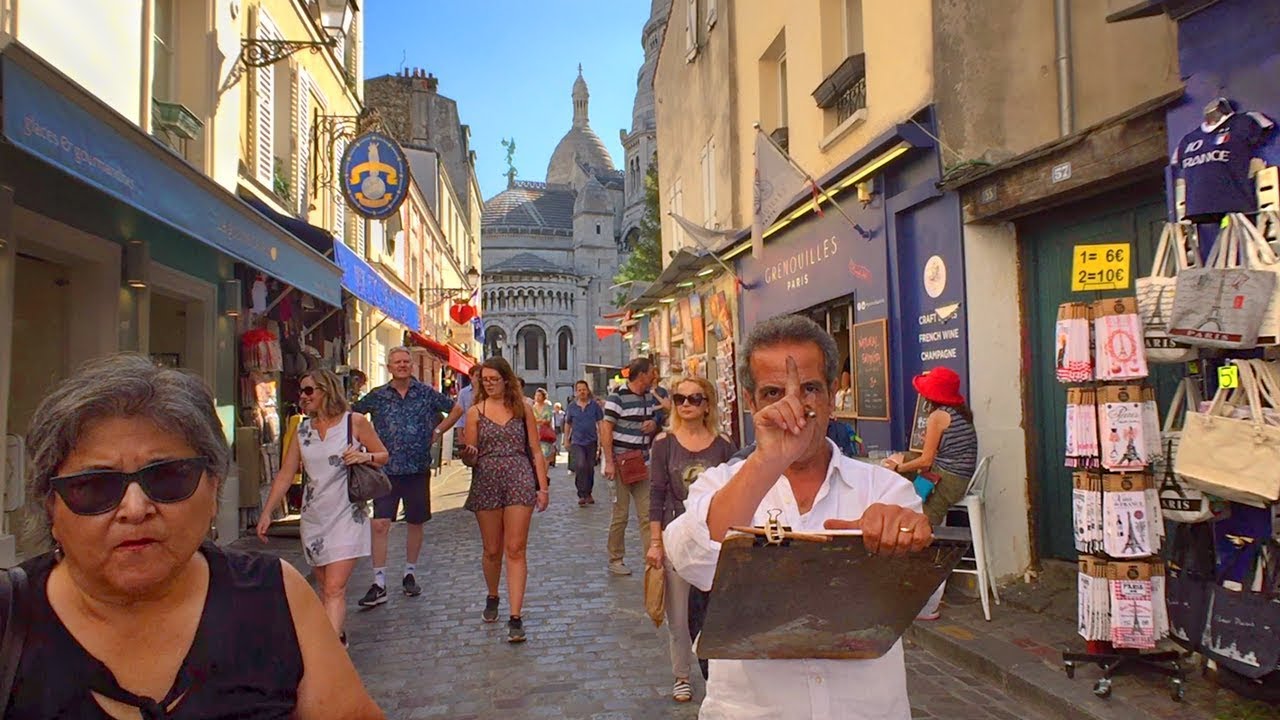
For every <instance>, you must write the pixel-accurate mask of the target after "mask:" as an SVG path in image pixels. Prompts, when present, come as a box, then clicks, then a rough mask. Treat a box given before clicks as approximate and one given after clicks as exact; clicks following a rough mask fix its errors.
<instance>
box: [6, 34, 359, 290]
mask: <svg viewBox="0 0 1280 720" xmlns="http://www.w3.org/2000/svg"><path fill="white" fill-rule="evenodd" d="M3 83H4V84H3V88H4V116H3V117H4V135H5V137H6V138H8V139H9V140H10V141H11V142H12V143H13V144H14V145H15V146H16V147H18V148H20V149H22V150H23V151H25V152H28V153H30V154H31V155H33V156H35V157H37V158H40V159H42V160H44V161H45V162H48V163H49V164H51V165H53V166H55V167H57V168H59V169H61V170H62V171H64V172H66V173H69V174H70V175H72V176H73V177H75V178H76V179H78V180H81V181H83V182H85V183H87V184H89V185H91V186H92V187H94V188H97V189H98V190H100V191H102V192H103V193H106V194H107V195H109V196H111V197H113V198H115V199H116V200H119V201H120V202H122V203H125V204H126V205H129V206H130V207H133V208H136V209H137V210H138V211H140V212H142V213H145V214H146V215H149V216H151V217H153V218H155V219H156V220H159V221H160V222H163V223H165V224H166V225H169V226H171V227H173V228H175V229H176V230H178V231H180V232H182V233H184V234H186V235H189V236H191V237H192V238H195V239H196V240H199V241H200V242H203V243H205V244H207V245H209V246H211V247H213V248H216V249H217V250H219V251H221V252H223V253H226V254H227V255H229V256H231V257H233V258H235V259H237V260H239V261H241V262H243V263H246V264H248V265H252V266H253V267H255V268H257V269H259V270H261V271H263V272H265V273H267V274H269V275H272V276H273V277H276V278H278V279H280V280H282V281H284V282H286V283H288V284H290V285H292V286H294V287H296V288H298V289H299V290H302V291H303V292H305V293H308V294H310V295H313V296H315V297H316V298H317V299H319V300H321V301H323V302H326V303H328V304H330V305H333V306H335V307H336V306H340V305H341V304H342V288H341V274H340V271H339V269H338V267H337V266H336V265H334V263H333V262H332V261H331V260H329V259H328V258H326V257H324V256H323V255H321V254H320V253H318V252H316V251H315V250H313V249H312V248H310V247H308V246H307V245H305V244H304V243H302V242H301V241H299V240H298V239H297V238H295V237H294V236H292V235H290V234H289V233H287V232H285V231H284V230H283V229H282V228H280V227H279V226H277V225H275V224H273V223H271V222H270V221H269V220H268V219H267V218H265V217H263V216H262V215H260V214H259V213H257V212H255V211H254V210H253V209H251V208H250V207H249V206H248V205H246V204H245V203H244V202H243V201H241V200H240V199H239V198H237V197H236V196H235V195H233V194H231V193H229V192H227V190H226V189H225V188H223V187H222V186H220V185H218V184H217V183H216V182H214V181H213V180H212V179H211V178H208V177H205V176H204V175H202V174H200V173H199V172H198V171H197V170H196V169H195V168H193V167H191V166H190V165H187V164H186V163H184V162H183V161H182V160H181V159H179V158H177V157H176V156H174V155H173V153H172V152H171V151H170V150H169V149H168V148H166V147H164V146H163V145H162V144H160V143H159V142H158V141H157V140H155V139H153V138H151V137H150V136H148V135H146V134H145V133H144V132H142V131H141V130H140V129H139V128H138V127H137V126H136V125H134V124H132V123H130V122H129V121H128V120H126V119H125V118H123V117H121V116H120V115H119V114H118V113H116V112H115V111H114V110H112V109H111V108H109V107H108V106H106V105H105V104H104V103H102V102H101V101H100V100H98V99H97V98H95V97H93V96H92V95H90V94H88V93H87V92H85V91H84V90H83V89H82V88H80V87H79V86H78V85H76V84H75V83H73V82H71V81H70V80H68V79H67V78H66V77H65V76H63V75H62V74H61V73H59V72H58V71H57V70H55V69H54V68H52V67H50V66H49V65H48V64H47V63H45V62H44V61H42V60H40V59H39V58H38V57H37V56H35V55H34V54H32V53H31V52H30V51H28V50H26V49H25V48H23V47H22V46H21V45H19V44H17V43H11V44H10V46H9V47H6V48H5V50H4V62H3Z"/></svg>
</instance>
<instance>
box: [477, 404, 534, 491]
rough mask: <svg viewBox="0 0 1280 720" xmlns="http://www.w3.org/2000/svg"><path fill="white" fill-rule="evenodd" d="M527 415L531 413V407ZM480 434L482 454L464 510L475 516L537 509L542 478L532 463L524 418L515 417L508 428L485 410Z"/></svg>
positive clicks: (527, 409) (527, 408)
mask: <svg viewBox="0 0 1280 720" xmlns="http://www.w3.org/2000/svg"><path fill="white" fill-rule="evenodd" d="M525 411H526V412H529V411H530V409H529V407H528V406H525ZM530 422H532V420H530ZM477 432H478V433H479V438H478V439H477V441H476V444H477V445H478V446H479V448H478V449H479V451H480V454H479V456H478V457H477V458H476V467H475V470H474V472H473V473H472V475H471V492H470V493H468V494H467V502H466V504H465V505H464V506H463V507H465V508H466V509H467V510H470V511H471V512H476V511H477V510H501V509H502V508H504V507H507V506H508V505H527V506H529V507H533V504H534V502H535V501H536V500H537V495H538V476H537V475H536V474H534V471H533V464H532V463H531V462H530V461H529V437H528V435H527V432H528V431H527V430H526V429H525V420H524V418H519V417H513V418H511V419H510V420H508V421H507V423H506V424H505V425H499V424H498V423H496V422H494V421H492V420H490V419H489V418H487V417H485V414H484V408H483V407H481V408H480V426H479V428H477Z"/></svg>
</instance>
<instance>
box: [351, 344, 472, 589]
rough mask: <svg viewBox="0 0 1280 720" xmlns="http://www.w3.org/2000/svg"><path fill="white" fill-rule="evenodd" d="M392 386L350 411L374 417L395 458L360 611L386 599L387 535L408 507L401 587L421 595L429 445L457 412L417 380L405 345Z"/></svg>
mask: <svg viewBox="0 0 1280 720" xmlns="http://www.w3.org/2000/svg"><path fill="white" fill-rule="evenodd" d="M387 370H388V371H389V372H390V373H391V382H389V383H387V384H386V385H383V386H382V387H377V388H374V389H373V390H370V391H369V394H368V395H365V396H364V397H363V398H361V399H360V401H359V402H357V403H356V404H355V405H353V406H352V410H354V411H355V412H357V413H367V414H370V415H372V416H373V427H374V428H375V429H376V430H377V431H378V435H379V437H381V438H382V439H383V441H384V442H385V443H386V444H387V448H388V449H389V450H390V452H391V459H390V461H388V462H387V465H386V467H385V468H384V469H385V470H386V472H387V477H388V478H389V479H390V480H391V492H389V493H387V494H386V495H383V496H382V497H380V498H377V499H376V500H374V501H373V526H372V536H373V584H371V585H370V586H369V590H368V592H366V593H365V594H364V597H362V598H360V607H365V608H368V607H376V606H378V605H381V604H382V603H385V602H386V601H387V537H388V535H389V534H390V533H391V523H393V522H395V519H396V515H397V513H398V512H399V510H400V504H401V503H404V521H405V524H406V525H407V526H408V532H406V533H405V554H404V556H405V564H404V574H403V575H402V576H401V579H400V586H401V588H402V589H403V590H404V594H405V595H407V596H409V597H417V596H418V595H420V594H422V589H421V588H420V587H419V586H418V579H417V577H416V573H417V569H418V557H419V555H420V554H421V553H422V539H423V535H424V534H425V533H424V528H423V525H424V524H425V523H426V522H427V521H428V520H430V519H431V492H430V484H431V446H432V445H433V444H434V443H435V440H436V438H438V437H439V433H437V432H436V429H437V426H438V424H439V422H440V418H441V416H442V415H443V414H445V413H449V412H451V411H452V410H453V400H450V399H449V397H448V396H447V395H445V394H444V393H442V392H440V391H439V390H436V389H435V388H433V387H431V386H430V385H427V384H425V383H422V382H420V381H419V380H418V379H417V378H415V377H413V355H412V353H410V352H409V348H406V347H403V346H401V347H394V348H391V350H389V351H388V352H387Z"/></svg>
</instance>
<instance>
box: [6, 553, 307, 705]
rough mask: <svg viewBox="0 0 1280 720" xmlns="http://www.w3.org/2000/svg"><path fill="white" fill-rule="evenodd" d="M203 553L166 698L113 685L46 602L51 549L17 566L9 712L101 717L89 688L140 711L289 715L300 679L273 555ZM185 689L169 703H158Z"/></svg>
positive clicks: (294, 635)
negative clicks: (204, 583)
mask: <svg viewBox="0 0 1280 720" xmlns="http://www.w3.org/2000/svg"><path fill="white" fill-rule="evenodd" d="M200 552H201V553H203V554H204V556H205V559H206V560H207V561H208V563H209V593H208V595H207V596H206V598H205V605H204V611H203V613H202V614H201V616H200V623H199V625H198V626H197V628H196V634H195V638H194V639H193V640H192V643H191V649H190V651H189V652H188V653H187V657H186V658H185V659H184V660H183V662H182V666H181V667H180V668H179V670H178V674H177V677H176V679H175V680H174V685H173V688H171V689H170V691H169V695H168V697H165V698H151V699H148V698H140V697H137V696H134V695H132V694H131V693H129V692H128V691H126V690H124V689H122V688H121V687H120V686H119V684H118V683H117V682H116V681H115V677H114V675H112V673H111V671H110V670H109V669H108V668H107V666H106V665H104V664H102V663H101V662H100V661H98V660H97V659H96V658H94V657H93V656H91V655H90V654H89V653H88V651H86V650H85V649H84V648H83V647H82V646H81V645H80V643H79V642H77V641H76V639H75V638H74V637H72V635H71V633H70V632H69V631H68V630H67V628H66V627H65V626H64V625H63V624H62V621H61V620H59V619H58V616H57V614H55V613H54V611H53V608H52V607H51V606H50V605H49V598H48V594H47V586H48V580H49V573H50V571H51V570H52V569H53V566H54V565H55V564H56V561H55V560H54V557H53V555H52V554H51V553H49V554H45V555H41V556H39V557H36V558H32V559H31V560H28V561H27V562H25V563H23V565H22V567H23V569H25V570H26V571H27V574H28V576H29V577H30V585H29V586H28V587H29V589H28V592H27V593H26V598H25V602H26V603H27V607H28V609H29V613H30V615H29V617H30V618H31V624H30V627H29V630H28V631H27V640H26V645H25V646H24V648H23V650H22V660H21V662H20V663H19V665H18V677H17V681H16V682H15V683H14V688H13V694H12V696H11V697H10V699H9V704H8V709H7V713H5V714H4V715H3V717H5V718H9V719H10V720H18V719H26V718H109V717H110V716H109V715H107V714H106V713H105V712H104V711H103V710H102V708H101V706H99V705H98V703H97V701H96V700H94V698H93V695H92V693H91V692H90V690H91V689H92V690H95V691H97V692H99V693H101V694H102V695H105V696H107V697H111V698H113V699H115V700H119V701H121V702H125V703H129V704H131V705H135V706H138V707H139V708H140V709H141V710H142V717H143V718H144V719H146V720H155V719H159V718H174V719H175V720H215V719H222V718H227V719H229V718H250V719H253V720H275V719H276V718H289V717H291V716H292V713H293V710H294V706H295V705H296V704H297V697H298V683H300V682H301V681H302V651H301V650H300V649H299V648H298V636H297V633H296V632H294V626H293V615H292V613H290V612H289V601H288V598H286V597H285V590H284V574H283V572H282V570H281V568H280V560H279V558H276V557H272V556H270V555H259V554H256V553H241V552H235V551H226V550H223V549H222V548H219V547H218V546H216V545H214V544H213V543H205V544H204V545H202V546H201V547H200ZM183 693H186V696H185V697H183V698H182V700H181V702H179V703H178V704H177V705H176V706H175V707H174V708H173V710H172V711H171V712H168V713H166V712H165V710H164V707H165V706H167V705H168V704H170V703H172V702H173V700H174V699H176V698H178V697H180V696H182V695H183Z"/></svg>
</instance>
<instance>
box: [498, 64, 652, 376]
mask: <svg viewBox="0 0 1280 720" xmlns="http://www.w3.org/2000/svg"><path fill="white" fill-rule="evenodd" d="M571 97H572V101H573V123H572V125H571V126H570V128H569V131H568V132H567V133H566V134H565V136H564V138H563V139H561V140H560V143H559V144H558V145H557V146H556V149H555V151H554V152H553V153H552V154H551V162H550V163H549V164H548V166H547V179H546V182H531V181H526V180H513V181H511V182H510V184H509V185H508V186H507V189H506V190H504V191H502V192H500V193H498V194H497V195H495V196H494V197H492V198H490V199H489V200H488V201H486V202H485V206H484V218H483V221H482V224H481V233H480V249H481V254H482V258H483V262H482V267H483V268H484V276H483V283H482V284H483V287H484V290H483V298H482V304H481V306H482V307H483V308H484V322H485V338H484V346H485V355H486V356H487V357H489V356H495V355H501V356H502V357H505V358H507V360H509V361H510V362H511V365H512V367H513V368H514V369H515V371H516V374H517V375H519V376H520V377H521V378H523V379H524V381H525V388H526V390H527V391H528V393H529V394H532V393H533V391H534V390H535V389H536V388H540V387H541V388H545V389H546V390H547V393H548V394H549V395H550V396H551V399H552V401H553V402H555V401H559V402H565V400H566V399H567V398H568V397H569V396H571V395H572V394H573V384H574V382H575V381H577V380H579V379H583V378H585V377H587V370H586V368H587V366H588V365H592V364H595V365H608V366H614V367H616V366H620V365H621V364H622V363H623V362H624V361H625V360H626V355H625V353H626V352H627V351H626V348H625V347H624V342H623V340H622V338H621V336H619V335H612V336H609V337H606V338H604V339H600V338H597V336H596V333H595V326H597V325H614V324H616V321H611V320H606V319H605V317H604V315H605V313H608V312H611V311H613V309H614V308H613V305H612V301H613V294H612V291H611V290H610V289H609V287H610V286H611V285H612V284H613V277H614V275H616V274H617V272H618V254H619V253H618V244H619V242H620V237H621V234H620V228H621V224H622V213H623V193H624V180H623V177H622V173H621V172H620V171H618V170H617V169H615V168H614V165H613V158H611V157H610V156H609V151H608V149H607V148H606V147H605V145H604V142H603V141H601V140H600V137H599V136H598V135H596V133H595V131H594V130H592V129H591V123H590V97H591V93H590V91H589V90H588V89H587V81H586V79H585V78H583V76H582V68H581V67H579V68H578V78H577V80H575V81H574V83H573V91H572V94H571Z"/></svg>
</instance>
